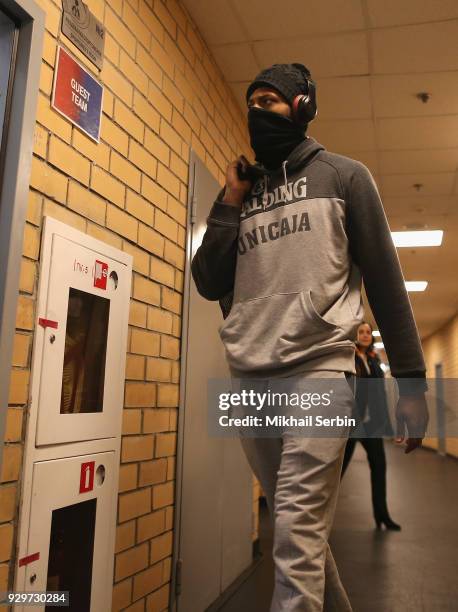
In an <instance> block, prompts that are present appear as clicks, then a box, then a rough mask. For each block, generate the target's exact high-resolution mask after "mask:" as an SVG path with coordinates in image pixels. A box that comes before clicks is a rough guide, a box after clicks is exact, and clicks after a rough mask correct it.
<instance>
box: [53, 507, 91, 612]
mask: <svg viewBox="0 0 458 612" xmlns="http://www.w3.org/2000/svg"><path fill="white" fill-rule="evenodd" d="M96 510H97V500H96V499H89V500H88V501H85V502H81V503H79V504H73V505H72V506H66V507H65V508H59V509H57V510H53V513H52V521H51V537H50V542H49V561H48V579H47V583H46V590H47V591H69V596H70V607H69V608H66V610H69V612H88V610H90V609H91V583H92V560H93V556H94V532H95V517H96ZM54 609H55V607H54V606H46V608H45V610H46V612H48V610H49V611H51V610H54Z"/></svg>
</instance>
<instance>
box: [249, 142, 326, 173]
mask: <svg viewBox="0 0 458 612" xmlns="http://www.w3.org/2000/svg"><path fill="white" fill-rule="evenodd" d="M319 151H325V148H324V147H323V145H322V144H320V143H319V142H317V141H316V140H315V139H314V138H312V137H311V136H306V137H305V138H304V140H303V141H302V142H301V143H300V144H298V145H297V147H295V148H294V149H293V150H292V151H291V153H290V154H289V155H288V157H287V158H286V159H285V160H284V161H283V163H282V164H281V165H280V166H279V167H278V168H275V170H268V169H267V168H265V167H264V166H263V165H262V164H260V163H256V164H254V165H255V167H256V168H258V169H259V170H260V172H262V173H263V174H266V175H267V176H269V177H274V176H276V175H277V174H280V173H281V172H282V168H284V167H286V166H288V170H289V171H295V170H297V169H298V168H300V167H303V166H306V165H307V164H308V163H309V162H310V161H311V160H312V159H313V158H314V157H315V155H316V154H317V153H318V152H319ZM285 162H286V163H285Z"/></svg>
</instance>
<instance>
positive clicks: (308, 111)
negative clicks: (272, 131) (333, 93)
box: [292, 78, 318, 125]
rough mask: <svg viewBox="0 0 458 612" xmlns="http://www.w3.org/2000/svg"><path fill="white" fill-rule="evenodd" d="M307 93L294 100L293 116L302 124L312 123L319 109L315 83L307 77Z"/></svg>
mask: <svg viewBox="0 0 458 612" xmlns="http://www.w3.org/2000/svg"><path fill="white" fill-rule="evenodd" d="M306 80H307V93H306V94H299V95H298V96H296V97H295V98H294V100H293V104H292V110H293V117H294V120H295V121H296V122H297V123H300V124H301V125H303V124H306V123H310V121H313V120H314V119H315V117H316V114H317V112H318V109H317V107H316V88H315V83H314V82H313V81H312V80H311V79H309V78H307V79H306Z"/></svg>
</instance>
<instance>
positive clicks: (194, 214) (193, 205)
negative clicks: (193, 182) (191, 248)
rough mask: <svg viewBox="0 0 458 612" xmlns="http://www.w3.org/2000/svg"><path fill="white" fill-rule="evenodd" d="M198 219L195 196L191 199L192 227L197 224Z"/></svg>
mask: <svg viewBox="0 0 458 612" xmlns="http://www.w3.org/2000/svg"><path fill="white" fill-rule="evenodd" d="M196 219H197V198H196V196H195V195H193V196H192V199H191V225H193V224H194V223H195V222H196Z"/></svg>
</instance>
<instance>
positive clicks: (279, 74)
mask: <svg viewBox="0 0 458 612" xmlns="http://www.w3.org/2000/svg"><path fill="white" fill-rule="evenodd" d="M307 79H309V80H312V79H311V74H310V70H309V69H308V68H306V67H305V66H304V65H302V64H274V65H273V66H271V67H270V68H266V69H265V70H262V71H261V72H260V73H259V74H258V75H257V76H256V78H255V79H254V81H253V82H252V83H251V85H250V86H249V87H248V89H247V92H246V100H247V102H248V99H249V97H250V96H251V94H252V93H253V91H254V90H255V89H258V87H266V86H267V87H273V88H274V89H276V90H277V91H278V92H280V93H281V94H282V96H283V97H284V98H286V100H287V101H288V103H289V104H290V105H291V104H292V103H293V100H294V98H295V97H296V96H298V95H300V94H307V93H308V85H307Z"/></svg>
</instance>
